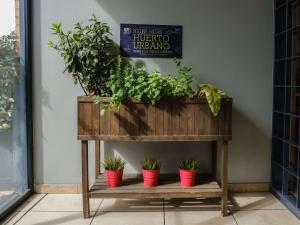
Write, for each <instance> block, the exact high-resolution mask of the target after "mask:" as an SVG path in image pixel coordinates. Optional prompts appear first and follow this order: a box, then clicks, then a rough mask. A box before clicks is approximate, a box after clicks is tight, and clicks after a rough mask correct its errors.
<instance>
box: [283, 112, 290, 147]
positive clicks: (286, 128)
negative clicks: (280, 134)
mask: <svg viewBox="0 0 300 225" xmlns="http://www.w3.org/2000/svg"><path fill="white" fill-rule="evenodd" d="M290 118H291V117H290V115H286V116H285V118H284V119H285V121H284V139H285V140H286V141H288V142H290V141H291V136H290V132H291V121H290Z"/></svg>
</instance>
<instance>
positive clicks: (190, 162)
mask: <svg viewBox="0 0 300 225" xmlns="http://www.w3.org/2000/svg"><path fill="white" fill-rule="evenodd" d="M197 167H198V161H197V160H196V159H193V158H191V157H187V158H183V159H181V160H180V161H179V169H182V170H196V169H197Z"/></svg>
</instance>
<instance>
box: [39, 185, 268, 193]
mask: <svg viewBox="0 0 300 225" xmlns="http://www.w3.org/2000/svg"><path fill="white" fill-rule="evenodd" d="M34 190H35V192H36V193H40V194H80V193H81V184H36V185H35V188H34ZM228 190H229V192H233V193H236V192H266V191H269V190H270V183H234V184H233V183H231V184H228Z"/></svg>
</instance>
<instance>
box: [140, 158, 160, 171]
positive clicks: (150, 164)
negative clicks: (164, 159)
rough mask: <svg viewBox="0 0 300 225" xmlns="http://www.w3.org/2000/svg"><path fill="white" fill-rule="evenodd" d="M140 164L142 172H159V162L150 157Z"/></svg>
mask: <svg viewBox="0 0 300 225" xmlns="http://www.w3.org/2000/svg"><path fill="white" fill-rule="evenodd" d="M141 164H142V168H143V169H144V170H159V169H160V167H161V162H160V161H158V160H157V159H155V158H151V157H147V158H145V159H144V160H143V161H142V162H141Z"/></svg>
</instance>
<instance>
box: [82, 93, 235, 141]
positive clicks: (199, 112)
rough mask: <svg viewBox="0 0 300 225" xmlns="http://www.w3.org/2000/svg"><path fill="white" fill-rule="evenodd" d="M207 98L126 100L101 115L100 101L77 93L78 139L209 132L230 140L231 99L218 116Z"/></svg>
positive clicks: (180, 136)
mask: <svg viewBox="0 0 300 225" xmlns="http://www.w3.org/2000/svg"><path fill="white" fill-rule="evenodd" d="M105 99H107V98H105ZM204 100H205V99H204ZM204 100H203V99H183V100H181V101H178V102H176V101H174V100H172V101H171V100H162V101H160V102H159V103H157V104H155V105H151V104H144V103H141V102H139V101H137V100H126V101H124V103H123V104H122V105H121V106H120V108H109V109H107V110H106V112H105V114H104V115H102V116H100V109H101V105H100V106H99V105H97V104H94V103H93V102H92V100H91V98H89V97H78V139H80V140H92V139H90V138H91V137H94V136H97V135H99V139H101V140H116V139H118V138H120V139H122V140H126V139H127V140H142V139H143V138H145V140H147V141H150V140H151V141H155V140H156V139H157V140H158V141H162V140H166V141H168V140H167V139H168V138H170V136H173V137H172V138H171V139H172V140H173V141H174V140H177V141H185V140H186V141H191V140H193V139H194V140H195V141H199V140H204V139H205V138H207V137H208V136H211V137H210V138H209V139H210V140H211V139H215V137H217V136H219V138H217V140H218V139H223V138H224V137H225V138H226V139H228V140H230V139H231V107H232V100H231V99H230V98H224V99H222V107H221V111H220V112H219V115H218V116H217V117H215V116H214V115H213V114H212V113H211V111H210V108H209V106H208V104H207V102H206V100H205V101H204ZM200 136H203V137H200ZM126 137H127V138H126Z"/></svg>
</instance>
